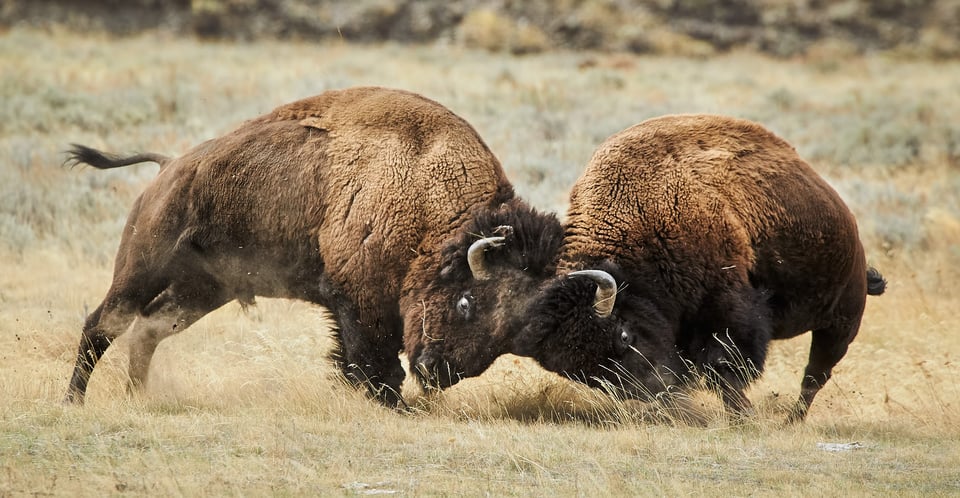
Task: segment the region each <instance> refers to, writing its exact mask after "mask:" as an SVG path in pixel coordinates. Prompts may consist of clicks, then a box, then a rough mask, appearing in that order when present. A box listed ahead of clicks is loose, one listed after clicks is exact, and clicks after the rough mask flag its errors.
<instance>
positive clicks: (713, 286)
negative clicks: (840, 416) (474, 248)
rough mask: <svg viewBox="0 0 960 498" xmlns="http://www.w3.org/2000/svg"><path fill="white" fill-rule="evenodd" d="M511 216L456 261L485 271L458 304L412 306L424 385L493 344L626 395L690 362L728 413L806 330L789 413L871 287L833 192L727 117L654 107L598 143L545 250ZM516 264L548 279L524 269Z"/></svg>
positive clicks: (669, 382)
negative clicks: (498, 235) (658, 112)
mask: <svg viewBox="0 0 960 498" xmlns="http://www.w3.org/2000/svg"><path fill="white" fill-rule="evenodd" d="M516 221H517V222H518V223H520V225H518V226H514V227H513V228H514V229H513V230H512V232H511V231H510V230H507V229H502V230H503V231H504V232H505V233H507V234H508V236H507V237H505V238H502V239H490V242H489V243H488V246H490V247H492V248H493V249H492V250H491V251H489V252H488V256H487V257H486V258H485V259H484V260H482V261H480V262H478V263H471V264H470V267H471V268H482V269H483V270H482V272H481V275H485V276H489V277H490V278H489V279H487V280H483V279H481V280H479V281H476V282H475V283H474V285H473V287H472V288H465V289H458V293H459V295H462V296H469V298H468V299H467V302H468V303H469V307H470V309H471V310H472V312H471V313H469V314H459V316H458V314H457V313H451V312H446V313H445V314H444V313H442V312H440V311H437V312H435V313H434V314H428V313H424V315H423V317H422V321H423V322H424V330H428V329H429V331H430V332H431V333H430V334H429V336H424V337H421V338H416V337H413V338H412V337H410V335H409V333H408V336H407V337H406V338H405V340H406V343H407V349H408V351H416V352H418V354H419V356H416V357H414V358H413V360H412V361H411V362H412V363H413V364H414V365H421V372H420V374H421V376H422V377H424V382H426V383H433V384H438V385H441V386H443V385H447V384H449V383H452V382H456V380H457V378H458V376H464V375H475V374H477V373H478V372H482V371H483V370H484V369H485V368H486V367H487V366H488V365H489V364H490V363H489V361H488V360H489V359H490V358H492V357H495V354H493V352H491V351H489V350H490V349H491V347H495V348H499V352H501V353H507V352H511V353H515V354H519V355H525V356H530V357H533V358H535V359H536V360H537V361H538V362H539V363H540V364H541V365H542V366H544V367H545V368H547V369H549V370H551V371H554V372H558V373H561V374H564V375H566V376H568V377H570V378H573V379H576V380H579V381H581V382H584V383H587V384H589V385H591V386H594V387H603V388H606V389H611V390H613V391H615V392H617V393H619V394H621V395H625V396H628V397H636V398H641V399H643V398H649V397H650V396H653V395H656V394H657V393H660V392H663V391H665V390H667V389H668V388H669V387H670V386H673V385H678V384H684V383H685V382H687V381H688V380H689V379H690V378H692V377H696V376H691V375H689V374H690V373H691V372H692V371H693V372H697V373H699V374H702V375H703V376H705V377H706V379H707V380H708V381H710V382H712V383H713V384H714V385H715V386H716V387H717V388H718V389H719V391H720V392H721V395H722V398H723V401H724V403H725V406H726V407H728V409H730V410H733V411H736V412H740V413H744V412H749V411H750V402H749V400H748V399H747V397H746V396H745V395H744V394H743V390H744V388H745V387H746V386H747V385H748V384H749V383H750V382H751V381H752V380H754V379H755V378H756V377H757V376H759V375H760V373H761V372H762V371H763V366H764V359H765V356H766V351H767V346H768V343H769V341H770V340H771V339H786V338H790V337H794V336H796V335H799V334H802V333H804V332H806V331H809V330H812V331H813V334H812V335H813V339H812V343H811V347H810V357H809V363H808V365H807V367H806V370H805V372H804V377H803V381H802V385H801V393H800V398H799V401H798V402H797V405H796V408H795V410H794V411H793V413H792V415H791V419H792V420H800V419H802V418H803V417H804V416H805V414H806V412H807V410H808V408H809V407H810V404H811V403H812V402H813V399H814V397H815V396H816V394H817V392H818V391H819V390H820V388H821V387H822V386H823V385H824V383H825V382H827V380H828V379H829V378H830V376H831V371H832V369H833V367H834V366H835V365H836V364H837V362H838V361H840V359H841V358H842V357H843V356H844V354H845V353H846V351H847V347H848V345H849V344H850V342H851V341H852V340H853V338H854V337H855V336H856V334H857V330H858V328H859V325H860V319H861V316H862V314H863V310H864V305H865V300H866V296H867V294H871V295H877V294H881V293H882V292H883V290H884V286H885V282H884V280H883V278H882V276H881V275H880V274H879V272H877V271H876V270H874V269H872V268H868V267H867V265H866V263H865V258H864V252H863V247H862V245H861V243H860V240H859V236H858V233H857V226H856V222H855V220H854V217H853V215H852V214H851V213H850V211H849V210H848V209H847V207H846V206H845V205H844V203H843V201H842V200H841V199H840V197H839V196H838V195H837V193H836V192H835V191H834V190H833V189H832V188H830V186H829V185H828V184H827V183H826V182H825V181H824V180H823V179H822V178H820V176H818V175H817V174H816V172H814V171H813V169H811V168H810V167H809V166H808V165H807V164H806V163H805V162H804V161H803V160H802V159H801V158H800V157H799V156H798V155H797V153H796V152H795V150H794V149H793V148H792V147H791V146H790V145H789V144H788V143H787V142H785V141H784V140H782V139H781V138H779V137H777V136H775V135H774V134H772V133H770V132H769V131H767V130H766V129H764V128H763V127H761V126H759V125H757V124H755V123H752V122H749V121H743V120H738V119H732V118H727V117H720V116H711V115H679V116H666V117H661V118H656V119H651V120H648V121H645V122H643V123H640V124H638V125H636V126H633V127H631V128H628V129H626V130H624V131H622V132H620V133H618V134H616V135H614V136H612V137H610V138H609V139H608V140H607V141H606V142H604V143H603V144H602V145H601V146H600V147H599V148H598V150H597V151H596V152H595V153H594V155H593V157H592V159H591V161H590V163H589V165H588V166H587V168H586V171H585V172H584V173H583V175H582V176H581V178H580V179H579V180H578V181H577V183H576V185H575V186H574V188H573V192H572V194H571V197H570V207H569V211H568V212H567V218H566V221H565V223H564V229H563V230H564V233H563V237H562V242H561V244H560V245H559V247H557V246H556V245H555V244H553V242H552V241H553V240H554V237H555V235H556V234H555V232H554V231H553V229H552V228H548V229H547V230H546V232H544V233H545V234H546V240H547V241H548V242H547V243H544V244H541V245H540V246H536V247H534V246H531V245H530V244H529V243H528V242H525V241H529V240H533V239H535V238H536V236H537V235H536V233H531V232H530V230H528V228H530V227H531V226H532V227H533V228H535V229H536V230H543V229H544V228H543V227H542V226H537V225H536V224H532V225H531V223H530V222H529V220H516ZM525 221H526V223H525ZM511 239H514V240H511ZM531 250H532V251H544V254H538V255H536V256H534V255H531V254H529V251H531ZM550 251H557V253H556V254H557V255H556V257H555V258H553V262H552V263H542V262H544V261H548V260H551V259H552V258H551V257H550ZM521 256H522V258H525V259H526V261H521V262H520V263H521V264H520V265H517V261H514V259H516V258H520V257H521ZM528 261H539V262H541V264H542V265H543V266H542V268H546V269H547V270H554V271H555V275H552V276H550V277H548V278H546V279H537V278H535V276H532V275H531V270H530V267H529V266H525V263H527V262H528ZM461 266H462V265H461ZM461 271H462V270H461ZM476 273H477V272H476V270H474V274H476ZM480 296H482V297H483V298H484V299H482V300H481V299H480ZM461 301H463V299H462V298H461V299H460V300H458V299H457V297H456V296H453V297H452V298H451V299H450V300H449V302H451V303H456V304H455V305H454V308H455V310H457V311H459V306H460V302H461ZM444 330H446V334H445V335H442V334H443V331H444ZM478 331H482V334H481V336H480V337H477V334H478ZM408 332H409V330H408ZM484 334H485V335H484ZM449 344H457V346H458V347H457V348H456V349H455V350H453V351H451V350H450V346H449Z"/></svg>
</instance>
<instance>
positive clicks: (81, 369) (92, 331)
mask: <svg viewBox="0 0 960 498" xmlns="http://www.w3.org/2000/svg"><path fill="white" fill-rule="evenodd" d="M111 302H112V301H111V300H110V299H104V301H103V303H101V304H100V306H98V307H97V308H96V309H95V310H94V311H93V313H91V314H90V315H89V316H87V319H86V321H85V322H84V325H83V332H82V333H81V335H80V345H79V347H78V348H77V360H76V363H75V364H74V367H73V375H71V377H70V385H69V387H67V393H66V395H65V396H64V398H63V402H64V403H67V404H82V403H83V401H84V397H85V396H86V392H87V384H88V383H89V381H90V376H91V375H92V374H93V369H94V368H95V367H96V365H97V362H98V361H100V358H101V357H102V356H103V354H104V353H105V352H106V351H107V348H108V347H110V344H112V343H113V341H114V339H116V338H117V337H119V336H120V335H122V334H123V333H124V332H126V330H127V328H129V327H130V324H131V323H133V321H134V319H135V318H136V311H135V306H133V305H132V304H130V303H129V302H127V301H122V304H121V305H112V306H111V305H110V303H111Z"/></svg>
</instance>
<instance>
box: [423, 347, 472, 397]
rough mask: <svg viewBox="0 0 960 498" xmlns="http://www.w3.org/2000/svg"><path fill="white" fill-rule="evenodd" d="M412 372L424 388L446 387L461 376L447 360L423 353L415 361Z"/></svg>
mask: <svg viewBox="0 0 960 498" xmlns="http://www.w3.org/2000/svg"><path fill="white" fill-rule="evenodd" d="M413 371H414V374H415V375H416V376H417V379H419V381H420V386H421V387H423V389H424V390H427V391H429V390H431V389H446V388H448V387H450V386H452V385H454V384H456V383H457V382H460V379H461V378H462V377H463V376H462V375H461V374H460V373H459V372H457V370H456V369H455V368H454V367H453V365H451V364H450V363H449V362H447V361H444V360H441V359H440V358H437V357H436V356H434V355H432V354H430V353H424V354H422V355H421V356H420V357H419V358H417V360H416V362H415V366H414V368H413Z"/></svg>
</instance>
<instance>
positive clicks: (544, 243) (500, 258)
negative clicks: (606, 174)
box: [438, 199, 563, 285]
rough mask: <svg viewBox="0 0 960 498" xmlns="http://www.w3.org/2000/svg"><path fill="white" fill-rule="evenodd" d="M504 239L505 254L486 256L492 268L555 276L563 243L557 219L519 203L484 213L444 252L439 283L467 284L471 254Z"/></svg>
mask: <svg viewBox="0 0 960 498" xmlns="http://www.w3.org/2000/svg"><path fill="white" fill-rule="evenodd" d="M488 236H502V237H504V238H505V239H506V240H504V245H503V246H502V249H501V250H493V251H488V252H486V253H485V255H484V256H485V258H484V259H485V260H486V264H487V265H488V266H489V267H491V268H504V269H520V270H522V271H524V272H526V273H527V274H529V275H531V276H540V277H546V276H549V275H551V274H553V272H554V268H555V267H554V260H555V259H556V257H557V251H558V249H559V248H560V243H561V241H562V239H563V230H562V228H561V226H560V222H559V221H558V220H557V217H556V215H554V214H553V213H542V212H540V211H538V210H537V209H534V208H532V207H530V206H529V205H527V204H525V203H524V202H522V201H520V200H519V199H512V200H510V201H509V202H506V203H503V204H501V205H500V206H499V207H497V208H496V209H480V210H478V212H476V213H474V218H473V219H472V220H471V221H470V223H468V224H467V225H466V227H465V229H464V230H463V231H461V233H460V236H459V237H457V238H456V239H454V240H453V241H452V242H450V243H448V244H447V245H446V246H444V248H443V254H442V261H443V262H442V264H441V267H442V268H443V270H442V272H441V275H440V279H439V282H438V283H440V284H441V285H442V284H446V283H450V282H466V281H468V280H470V279H472V278H473V275H472V273H471V270H470V266H469V265H468V264H467V251H468V250H469V248H470V245H471V244H473V242H475V241H476V240H477V239H480V238H482V237H488Z"/></svg>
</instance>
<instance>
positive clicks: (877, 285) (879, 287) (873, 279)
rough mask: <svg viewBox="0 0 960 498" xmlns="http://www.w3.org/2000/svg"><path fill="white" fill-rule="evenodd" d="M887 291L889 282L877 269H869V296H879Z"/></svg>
mask: <svg viewBox="0 0 960 498" xmlns="http://www.w3.org/2000/svg"><path fill="white" fill-rule="evenodd" d="M886 289H887V281H886V279H884V278H883V275H881V274H880V272H879V271H877V269H876V268H873V267H870V268H867V294H868V295H871V296H879V295H880V294H883V291H885V290H886Z"/></svg>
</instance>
